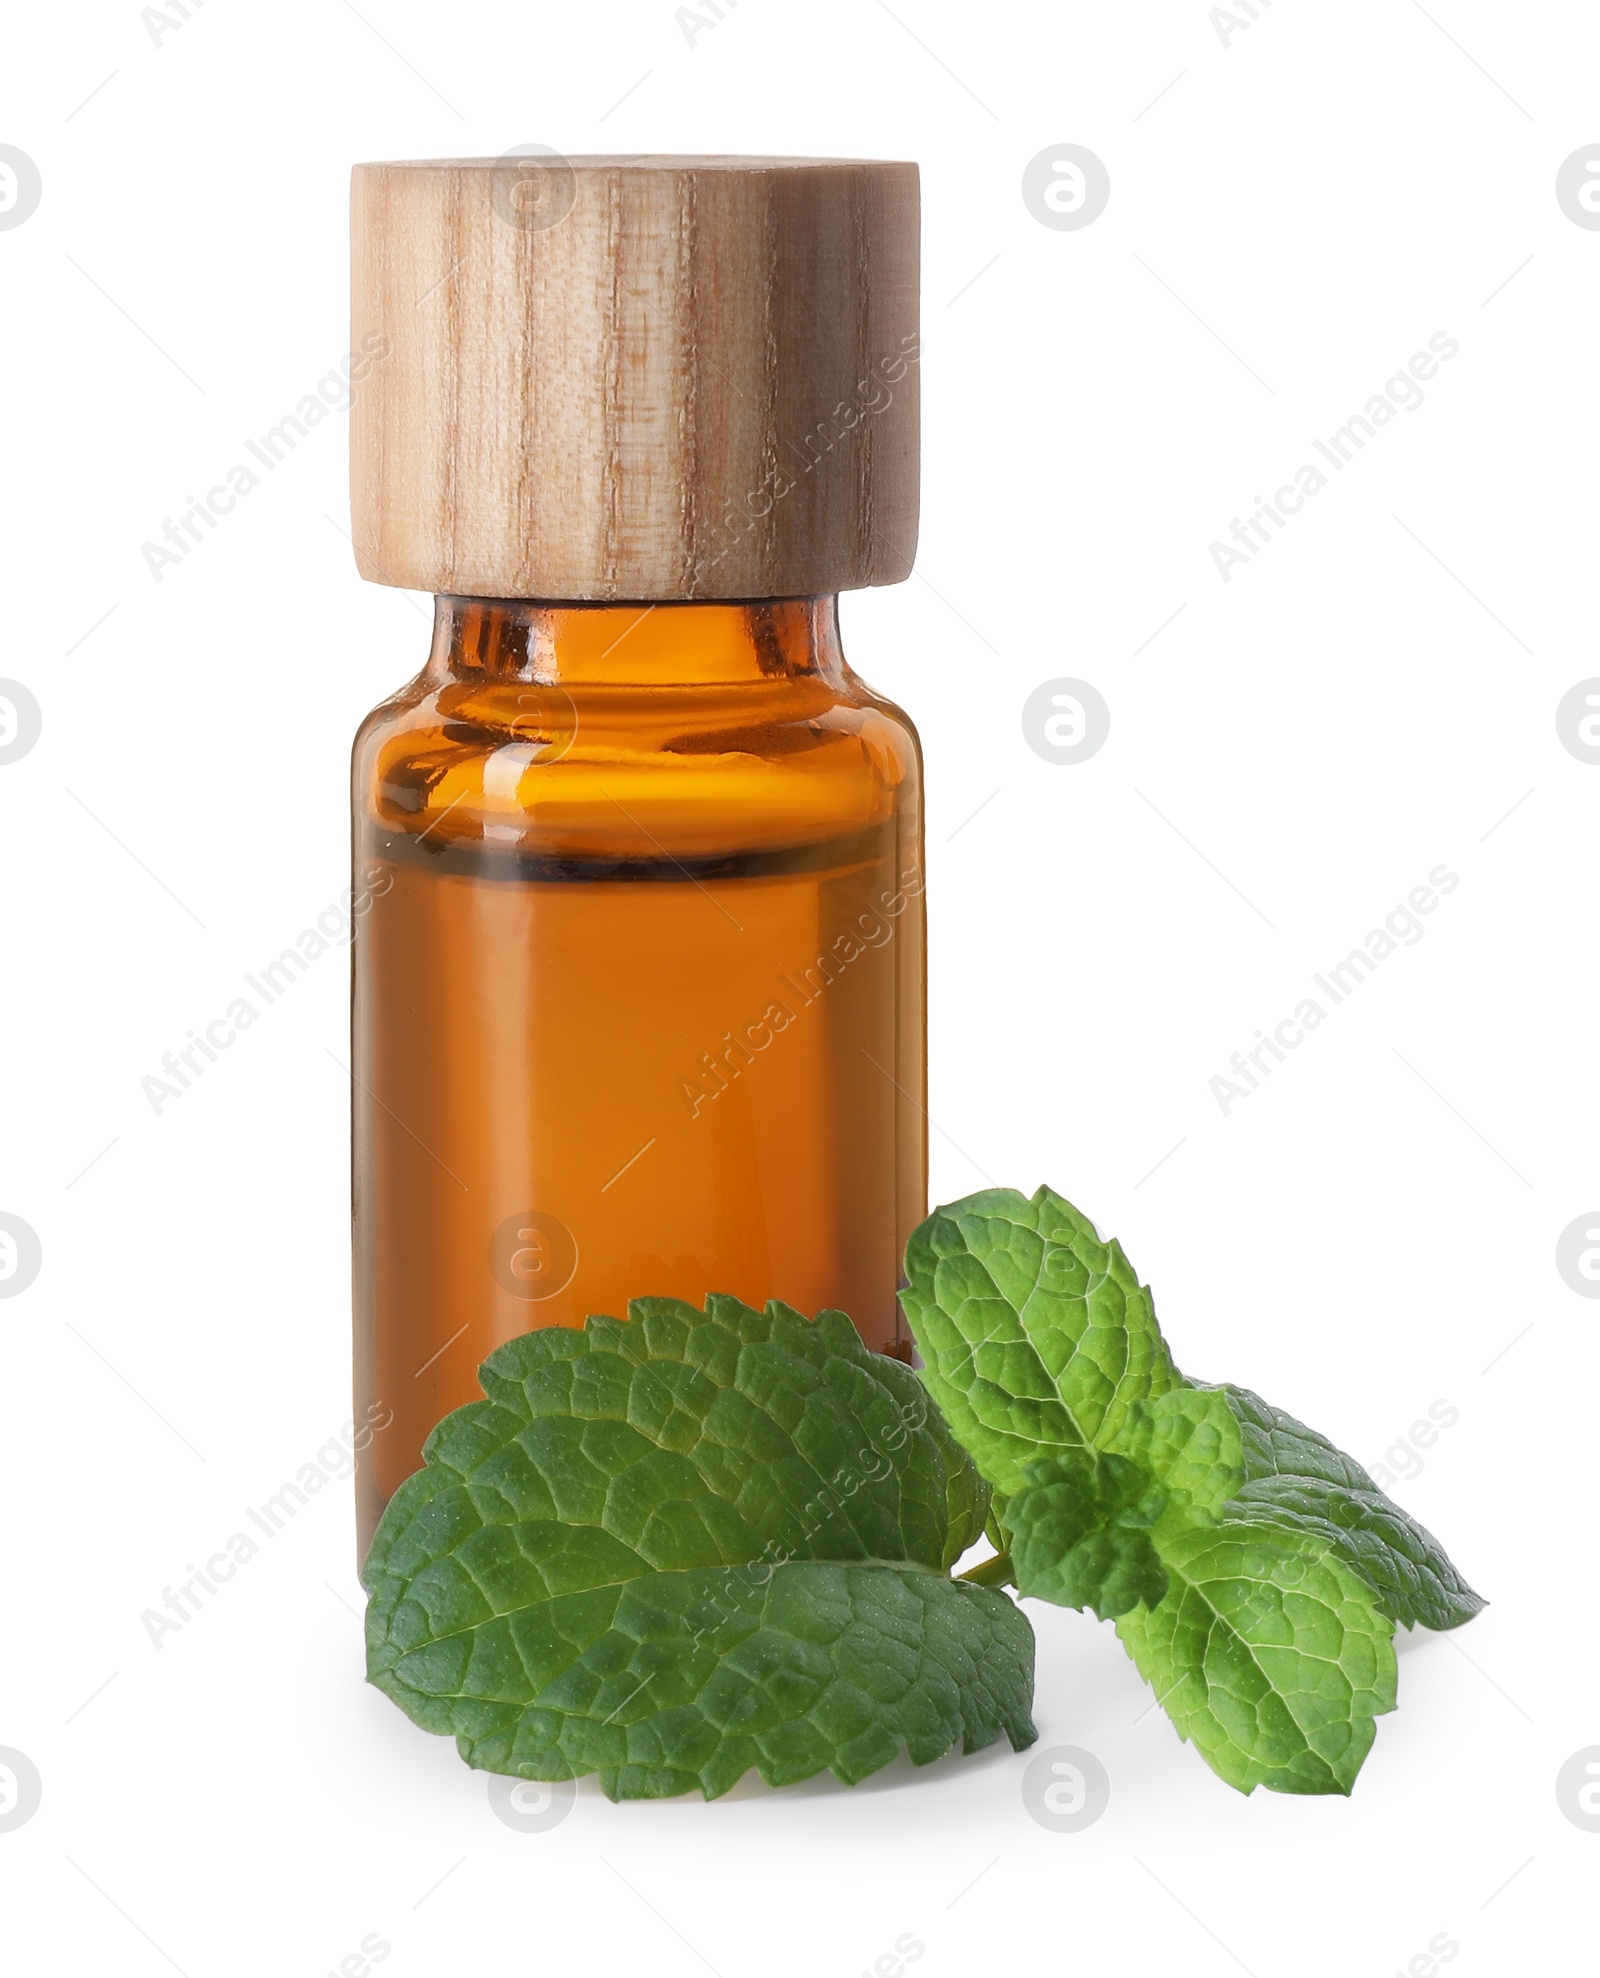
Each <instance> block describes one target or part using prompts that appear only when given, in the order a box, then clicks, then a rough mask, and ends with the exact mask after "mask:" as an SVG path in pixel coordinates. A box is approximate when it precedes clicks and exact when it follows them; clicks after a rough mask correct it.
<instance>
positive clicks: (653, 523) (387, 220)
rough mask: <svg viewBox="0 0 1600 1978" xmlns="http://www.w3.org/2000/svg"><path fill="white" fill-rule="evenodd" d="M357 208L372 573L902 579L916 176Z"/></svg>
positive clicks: (524, 171) (856, 166)
mask: <svg viewBox="0 0 1600 1978" xmlns="http://www.w3.org/2000/svg"><path fill="white" fill-rule="evenodd" d="M351 191H352V198H351V207H352V225H351V236H352V240H351V246H352V329H351V341H352V349H353V350H354V351H355V352H356V353H357V364H356V367H355V369H356V377H355V383H354V403H353V407H352V414H351V462H350V484H351V508H352V516H353V535H354V539H355V545H356V562H357V564H358V566H359V568H360V571H361V574H362V576H363V577H367V578H370V579H372V580H373V581H374V582H377V583H384V584H398V585H402V586H405V587H406V588H409V589H416V590H429V591H443V592H451V593H455V594H457V595H470V596H478V597H533V598H571V599H624V598H640V599H652V598H761V597H797V596H809V595H816V594H819V593H823V592H828V591H835V590H850V589H854V588H857V587H859V586H862V585H868V584H889V583H898V582H899V581H900V580H901V579H903V578H904V577H906V576H907V575H908V574H909V573H910V569H911V561H912V556H913V554H914V552H915V548H916V531H917V476H918V390H917V384H918V363H917V358H918V340H917V339H918V317H917V307H918V247H919V243H918V187H917V168H916V167H915V165H910V164H891V163H885V162H880V161H875V160H859V159H801V158H675V157H645V158H625V157H605V158H573V159H561V158H555V157H551V158H509V159H499V160H496V159H471V158H468V159H438V160H428V161H420V162H414V163H395V164H371V165H357V166H356V167H355V171H354V174H353V179H352V188H351Z"/></svg>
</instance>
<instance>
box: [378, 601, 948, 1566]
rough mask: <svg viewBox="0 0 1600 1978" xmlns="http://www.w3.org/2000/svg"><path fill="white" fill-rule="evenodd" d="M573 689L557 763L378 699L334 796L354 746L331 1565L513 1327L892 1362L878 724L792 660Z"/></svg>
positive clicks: (901, 840) (900, 1036)
mask: <svg viewBox="0 0 1600 1978" xmlns="http://www.w3.org/2000/svg"><path fill="white" fill-rule="evenodd" d="M702 609H721V610H723V611H725V612H732V613H734V615H737V614H738V612H739V610H740V609H741V608H730V607H722V608H702ZM585 629H586V630H587V627H585ZM794 629H795V628H794V627H792V626H791V627H790V631H791V632H793V631H794ZM658 636H661V635H660V634H658ZM457 657H458V659H459V654H458V655H457ZM634 663H635V666H636V667H643V668H645V670H646V672H647V673H648V659H647V658H646V659H640V658H637V657H636V659H635V662H634ZM525 670H526V669H525V668H524V671H525ZM674 670H675V671H679V672H681V671H682V666H681V663H680V664H679V665H678V666H677V667H676V668H675V669H674ZM460 671H461V669H460V667H459V666H458V667H457V669H456V672H455V674H454V675H451V676H449V677H450V680H456V681H458V680H459V674H460ZM824 671H826V669H824ZM582 672H583V669H582V668H581V667H579V668H578V676H579V677H573V676H572V674H571V673H569V674H568V675H567V676H566V684H565V685H564V686H563V687H562V688H561V689H560V693H561V695H562V696H563V697H570V699H571V702H572V704H573V706H574V709H575V715H576V718H575V720H574V722H573V724H572V725H573V729H574V735H573V736H572V737H570V738H569V737H563V738H562V742H561V747H560V753H559V754H556V753H554V751H553V749H552V747H551V745H550V744H549V742H548V741H544V742H541V740H540V739H539V737H537V736H536V737H535V739H534V740H533V741H532V742H531V743H530V742H529V741H527V740H526V739H521V738H522V737H525V735H526V732H527V731H526V729H525V728H524V729H522V730H518V731H516V732H517V736H518V739H514V740H508V739H507V734H506V732H505V731H503V730H500V729H498V728H497V726H496V716H495V713H494V700H495V697H494V691H493V687H492V684H490V683H485V684H488V691H487V693H486V692H485V690H484V685H481V684H479V683H476V682H473V681H472V680H470V679H468V680H467V681H466V682H465V685H466V686H467V689H468V698H467V699H463V697H462V696H460V695H456V696H455V704H452V705H447V706H446V707H444V708H440V707H439V706H438V705H437V703H438V702H439V701H441V700H442V701H444V702H446V703H450V702H451V699H452V691H453V690H452V685H451V684H450V683H449V681H447V684H446V685H445V686H444V687H443V688H442V689H440V688H438V687H437V686H436V687H435V688H434V689H433V690H431V691H430V692H429V693H428V694H426V695H422V696H416V695H414V696H413V697H412V700H411V702H410V704H409V705H408V706H407V705H404V704H402V718H401V719H399V721H398V723H397V724H395V725H394V727H393V730H392V732H388V733H384V734H382V735H381V738H380V739H376V740H374V741H373V743H372V746H371V750H370V771H369V774H368V776H367V777H366V778H365V779H364V778H363V774H362V770H361V768H360V763H361V754H360V750H359V748H358V775H357V782H358V811H357V825H356V841H355V850H356V885H357V899H356V905H357V909H358V914H357V922H356V924H357V936H356V969H355V998H354V1027H355V1071H356V1083H355V1087H354V1095H353V1097H354V1108H355V1146H356V1184H355V1230H356V1246H355V1257H356V1309H357V1326H356V1406H357V1419H358V1421H360V1420H366V1421H369V1422H372V1423H381V1424H383V1426H382V1428H381V1430H380V1432H378V1433H376V1434H375V1435H374V1438H373V1441H372V1445H371V1448H370V1449H369V1451H368V1452H367V1453H366V1455H365V1456H364V1458H363V1466H362V1470H361V1473H360V1483H361V1490H362V1501H361V1507H360V1515H361V1522H362V1527H363V1531H362V1545H363V1548H364V1547H365V1544H366V1541H367V1538H368V1537H369V1536H370V1532H371V1529H372V1527H373V1525H374V1524H375V1522H376V1519H377V1516H378V1515H379V1513H380V1512H381V1509H382V1506H383V1504H384V1503H386V1502H387V1500H388V1498H389V1496H390V1495H391V1494H392V1493H393V1491H394V1489H395V1488H396V1487H397V1486H398V1485H399V1483H400V1482H401V1481H402V1480H403V1479H404V1477H405V1476H407V1475H408V1474H410V1472H411V1471H412V1470H414V1469H415V1468H416V1467H417V1466H418V1464H419V1462H420V1452H421V1446H422V1443H423V1440H424V1439H425V1437H426V1435H427V1433H428V1431H429V1430H430V1429H431V1428H432V1427H433V1425H434V1424H435V1423H436V1422H437V1421H438V1420H439V1419H440V1418H441V1417H442V1416H443V1415H444V1414H446V1413H448V1412H449V1411H450V1410H451V1409H452V1408H455V1407H458V1406H460V1405H461V1404H462V1403H464V1402H467V1401H470V1400H475V1399H477V1398H479V1395H480V1389H479V1387H478V1383H477V1378H476V1370H477V1367H478V1365H479V1363H480V1362H481V1361H482V1360H483V1359H485V1358H486V1357H487V1356H488V1354H489V1353H490V1352H492V1351H493V1350H494V1348H495V1347H496V1346H498V1345H500V1344H502V1343H504V1341H506V1340H508V1339H510V1338H512V1337H514V1336H515V1335H516V1334H518V1333H520V1332H524V1331H526V1330H528V1329H529V1328H530V1327H533V1326H544V1325H565V1326H576V1325H581V1324H582V1323H583V1320H584V1319H585V1317H586V1316H588V1315H589V1314H591V1313H600V1312H604V1313H610V1314H613V1315H615V1316H618V1317H620V1316H622V1314H623V1313H624V1312H625V1310H626V1307H627V1304H628V1301H629V1300H630V1299H632V1298H638V1297H645V1296H666V1297H675V1298H683V1299H687V1300H690V1301H692V1302H694V1303H696V1304H699V1303H703V1301H704V1299H705V1297H706V1295H707V1294H708V1293H709V1292H713V1291H719V1292H731V1293H733V1294H735V1295H736V1296H738V1297H740V1298H742V1299H744V1300H746V1301H747V1302H749V1303H751V1304H755V1305H758V1306H759V1305H761V1304H764V1303H765V1302H766V1301H767V1300H768V1299H769V1298H773V1297H776V1298H781V1299H783V1300H785V1301H786V1302H787V1303H789V1304H791V1305H793V1306H796V1307H797V1308H798V1309H799V1310H801V1311H802V1312H804V1313H806V1314H807V1315H808V1316H810V1315H814V1314H815V1313H816V1312H817V1311H818V1310H820V1309H822V1308H824V1307H828V1306H833V1307H838V1308H841V1309H843V1310H844V1311H846V1312H848V1313H849V1315H850V1317H851V1318H852V1320H853V1321H854V1322H855V1324H856V1326H857V1328H858V1329H859V1330H860V1332H861V1334H862V1336H863V1338H864V1339H865V1340H866V1342H867V1343H868V1344H869V1345H870V1346H872V1347H874V1348H875V1349H878V1350H882V1351H885V1352H891V1353H902V1354H903V1353H904V1351H905V1350H906V1349H905V1344H904V1342H905V1338H906V1335H905V1332H904V1329H903V1320H902V1319H901V1316H900V1313H899V1310H898V1306H897V1302H896V1298H895V1291H896V1286H897V1283H898V1273H899V1264H900V1257H901V1253H902V1251H903V1247H904V1243H905V1240H906V1237H907V1236H908V1235H909V1233H910V1230H911V1228H912V1227H913V1226H914V1225H915V1223H916V1221H917V1220H918V1219H919V1218H920V1216H921V1215H922V1213H923V1211H924V1208H925V1199H926V1197H925V1173H926V1142H925V1120H924V1116H923V1112H922V1094H923V1062H922V1034H923V994H924V990H923V974H924V969H923V919H922V900H921V890H922V876H921V869H920V842H919V828H918V819H917V814H916V804H915V782H914V777H912V778H910V779H909V788H908V787H907V779H905V778H902V780H901V783H900V785H899V786H898V787H889V786H888V785H886V783H885V781H884V778H883V775H882V773H881V772H882V767H883V762H884V759H885V751H886V748H887V746H888V745H887V744H886V742H885V738H884V733H883V732H881V724H883V723H884V720H885V717H884V716H883V715H881V714H878V713H876V712H874V710H873V708H872V707H871V706H867V707H862V706H860V705H853V704H852V699H853V697H852V695H851V694H850V692H849V690H848V686H846V687H844V688H841V685H840V681H839V680H838V679H837V678H827V677H824V678H819V677H818V676H817V673H816V671H815V669H814V668H813V669H811V670H808V669H807V668H806V666H804V665H801V666H799V667H798V668H796V667H795V666H794V665H788V666H786V667H785V668H784V669H782V670H779V671H777V672H776V673H775V672H774V670H773V669H772V666H771V663H770V658H769V661H768V666H767V670H766V671H765V672H764V671H763V670H762V669H761V668H760V666H757V667H756V668H754V669H753V671H752V676H751V677H750V678H749V679H745V678H744V677H742V675H741V673H740V672H739V670H738V668H737V667H732V668H730V669H729V677H724V678H721V679H714V680H712V681H709V682H699V683H696V682H689V683H684V682H681V681H678V680H675V679H672V678H670V677H669V679H668V680H667V681H665V682H663V683H662V691H659V692H656V693H654V694H652V693H649V692H646V693H645V695H644V697H643V699H642V701H641V700H639V699H637V698H630V696H629V695H628V694H627V693H623V694H621V695H617V694H612V695H610V696H607V695H606V694H605V692H604V682H592V681H587V680H586V679H584V678H583V677H581V676H582ZM491 673H492V669H491ZM425 678H426V676H425ZM644 684H645V686H646V688H648V687H649V686H650V684H651V682H650V681H649V679H648V677H647V679H646V681H645V683H644ZM524 698H526V697H525V696H524ZM536 698H537V697H536ZM879 705H880V706H881V705H882V704H879ZM383 712H384V711H383V710H380V711H379V713H380V716H381V715H382V714H383ZM891 713H892V711H891ZM441 715H443V716H447V717H448V718H445V719H441V718H440V717H441ZM874 722H877V723H879V724H880V731H875V730H874V728H873V725H872V724H873V723H874ZM541 732H542V731H541ZM891 739H892V738H891ZM896 746H897V747H898V744H896ZM911 749H912V750H913V751H914V742H913V743H912V744H911ZM666 758H675V759H676V760H675V762H674V761H667V760H665V759H666ZM899 760H900V761H901V765H902V767H903V764H904V761H905V760H906V756H905V751H904V750H902V751H901V752H900V758H899ZM685 762H687V764H688V768H687V770H686V771H684V772H683V773H682V774H680V775H679V777H678V782H677V783H676V784H672V785H670V786H665V793H664V794H663V788H664V781H665V772H668V771H671V770H673V769H678V770H680V771H681V770H683V765H684V763H685ZM652 765H653V766H654V768H655V769H656V771H657V772H661V773H658V774H657V776H656V778H655V780H654V781H651V780H650V779H649V778H648V777H647V776H646V775H645V774H644V772H645V771H646V770H648V769H649V768H650V767H651V766H652ZM364 781H365V785H366V790H365V800H363V782H364ZM458 786H459V787H458ZM452 791H454V792H455V795H454V801H453V803H452ZM497 791H498V792H499V793H500V795H501V797H503V798H504V801H503V802H501V803H499V804H497V802H496V792H497ZM463 813H466V815H465V816H464V815H463ZM819 827H820V828H819ZM741 837H743V838H744V839H745V840H747V841H748V842H746V843H743V844H741V843H739V842H738V840H739V839H740V838H741Z"/></svg>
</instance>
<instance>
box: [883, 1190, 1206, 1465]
mask: <svg viewBox="0 0 1600 1978" xmlns="http://www.w3.org/2000/svg"><path fill="white" fill-rule="evenodd" d="M906 1277H907V1286H906V1289H905V1290H904V1291H903V1292H902V1293H901V1304H902V1305H903V1307H904V1308H905V1313H906V1317H907V1319H908V1320H909V1322H910V1325H911V1329H912V1332H913V1334H914V1335H915V1338H916V1342H917V1346H918V1349H919V1350H920V1352H921V1355H922V1359H923V1368H922V1377H923V1380H924V1381H925V1382H926V1384H927V1387H928V1391H929V1392H930V1393H931V1394H932V1395H933V1398H934V1399H935V1401H937V1402H938V1404H939V1407H940V1408H941V1410H942V1411H943V1413H944V1415H945V1417H946V1418H947V1420H948V1421H949V1423H950V1425H951V1427H952V1428H953V1429H954V1430H955V1432H956V1435H957V1437H958V1438H959V1439H960V1441H961V1442H962V1443H963V1445H964V1446H965V1447H966V1448H967V1449H968V1450H970V1451H971V1453H972V1456H973V1458H974V1460H975V1461H976V1462H977V1464H978V1467H979V1468H980V1469H981V1470H982V1472H983V1474H984V1475H985V1476H986V1477H987V1478H988V1480H989V1482H990V1483H991V1484H993V1486H994V1487H995V1489H996V1490H998V1491H1002V1492H1004V1493H1006V1494H1007V1495H1008V1496H1009V1495H1011V1494H1012V1493H1014V1492H1016V1491H1017V1490H1019V1489H1020V1488H1021V1485H1022V1481H1023V1471H1024V1469H1025V1468H1026V1466H1027V1465H1028V1464H1029V1463H1031V1462H1035V1461H1037V1460H1038V1459H1039V1458H1040V1457H1043V1456H1055V1455H1060V1454H1062V1453H1063V1452H1064V1451H1067V1450H1071V1449H1082V1448H1085V1447H1094V1448H1108V1447H1115V1446H1117V1444H1118V1439H1119V1437H1120V1436H1121V1434H1122V1432H1123V1430H1124V1428H1125V1425H1126V1423H1127V1420H1128V1415H1129V1411H1130V1409H1131V1408H1132V1407H1133V1404H1134V1403H1135V1402H1136V1401H1139V1400H1142V1399H1145V1398H1147V1397H1150V1396H1153V1395H1159V1394H1163V1393H1165V1392H1166V1391H1167V1389H1169V1388H1170V1387H1173V1386H1174V1385H1176V1383H1177V1380H1178V1374H1177V1370H1176V1369H1175V1368H1174V1366H1173V1364H1172V1359H1171V1356H1170V1354H1169V1353H1168V1352H1167V1348H1166V1343H1165V1341H1164V1340H1163V1339H1162V1337H1161V1333H1160V1330H1159V1328H1158V1327H1157V1325H1156V1319H1155V1308H1154V1306H1153V1304H1152V1302H1151V1298H1150V1293H1149V1292H1148V1291H1147V1290H1146V1289H1145V1288H1144V1286H1142V1285H1141V1284H1140V1283H1139V1280H1138V1278H1137V1276H1136V1275H1135V1274H1134V1271H1133V1268H1132V1266H1131V1265H1130V1264H1129V1262H1128V1260H1127V1258H1126V1257H1125V1256H1124V1255H1123V1254H1122V1249H1121V1246H1120V1245H1119V1244H1118V1243H1116V1242H1115V1241H1111V1242H1102V1241H1101V1239H1100V1237H1099V1236H1098V1235H1097V1234H1096V1233H1095V1228H1094V1225H1093V1223H1091V1222H1090V1221H1089V1219H1088V1218H1087V1217H1086V1216H1083V1215H1080V1214H1079V1212H1078V1211H1077V1210H1076V1209H1075V1208H1073V1206H1072V1204H1071V1203H1070V1202H1066V1201H1064V1200H1063V1199H1062V1198H1061V1197H1060V1196H1059V1195H1057V1194H1055V1193H1053V1192H1052V1191H1051V1190H1050V1189H1048V1188H1041V1189H1040V1190H1039V1191H1038V1193H1037V1194H1036V1195H1035V1196H1034V1197H1033V1199H1032V1200H1031V1201H1029V1200H1027V1199H1026V1198H1025V1197H1024V1196H1022V1195H1019V1194H1018V1193H1017V1192H1016V1191H1015V1190H1014V1189H1009V1188H994V1189H988V1190H986V1191H984V1192H983V1193H981V1194H978V1195H969V1196H968V1197H967V1198H966V1199H965V1200H964V1201H961V1202H955V1203H952V1204H951V1205H950V1206H949V1207H948V1208H943V1209H939V1210H936V1211H935V1213H934V1214H933V1215H931V1216H930V1217H929V1218H928V1219H927V1221H926V1222H924V1223H922V1224H921V1225H920V1226H919V1227H918V1228H917V1229H916V1230H915V1231H914V1233H913V1234H912V1238H911V1241H910V1244H909V1245H908V1246H907V1249H906Z"/></svg>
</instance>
